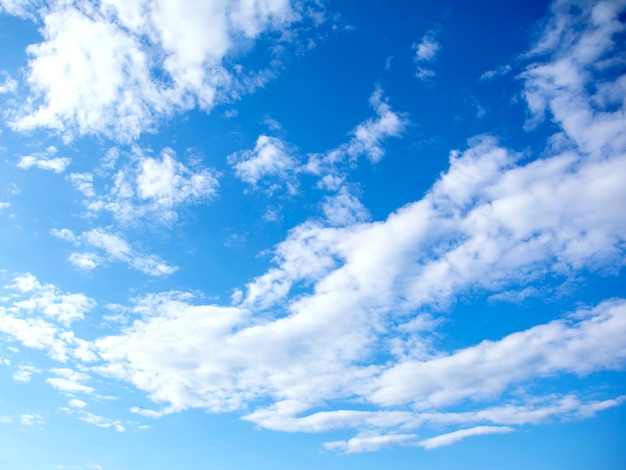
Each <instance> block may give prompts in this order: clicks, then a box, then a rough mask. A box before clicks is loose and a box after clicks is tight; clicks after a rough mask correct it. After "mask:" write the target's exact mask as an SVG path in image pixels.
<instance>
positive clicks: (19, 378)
mask: <svg viewBox="0 0 626 470" xmlns="http://www.w3.org/2000/svg"><path fill="white" fill-rule="evenodd" d="M38 372H41V371H40V370H39V369H37V368H36V367H35V366H32V365H21V366H19V367H18V368H17V371H15V372H14V373H13V380H14V381H15V382H20V383H27V382H30V379H31V377H32V375H33V374H35V373H38Z"/></svg>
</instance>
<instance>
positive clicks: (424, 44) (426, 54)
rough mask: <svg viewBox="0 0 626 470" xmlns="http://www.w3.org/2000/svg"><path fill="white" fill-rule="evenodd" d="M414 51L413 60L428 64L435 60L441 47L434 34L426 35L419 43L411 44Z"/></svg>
mask: <svg viewBox="0 0 626 470" xmlns="http://www.w3.org/2000/svg"><path fill="white" fill-rule="evenodd" d="M413 49H415V60H417V61H418V62H430V61H433V60H435V57H436V56H437V53H438V52H439V50H440V49H441V45H440V44H439V42H438V41H437V39H436V38H435V33H434V32H432V31H431V32H430V33H428V34H426V35H425V36H424V37H423V38H422V40H421V41H420V42H419V43H416V44H413Z"/></svg>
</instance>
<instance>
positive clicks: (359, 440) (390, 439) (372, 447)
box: [324, 434, 417, 454]
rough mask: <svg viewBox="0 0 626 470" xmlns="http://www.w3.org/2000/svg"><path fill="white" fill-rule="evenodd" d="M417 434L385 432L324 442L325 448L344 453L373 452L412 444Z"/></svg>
mask: <svg viewBox="0 0 626 470" xmlns="http://www.w3.org/2000/svg"><path fill="white" fill-rule="evenodd" d="M416 438H417V436H416V435H415V434H385V435H375V436H357V437H353V438H352V439H349V440H347V441H333V442H325V443H324V448H325V449H327V450H335V451H340V452H343V453H346V454H352V453H360V452H374V451H377V450H380V449H384V448H386V447H393V446H398V445H409V444H413V443H414V442H415V440H416Z"/></svg>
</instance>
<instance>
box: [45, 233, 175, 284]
mask: <svg viewBox="0 0 626 470" xmlns="http://www.w3.org/2000/svg"><path fill="white" fill-rule="evenodd" d="M51 234H52V235H54V236H56V237H58V238H61V239H63V240H67V241H70V242H73V243H74V244H76V245H81V244H82V245H84V246H86V247H87V248H89V249H90V250H98V251H99V253H93V252H92V251H88V252H74V253H72V254H71V255H70V256H69V262H70V263H71V264H72V265H73V266H75V267H77V268H79V269H83V270H87V271H90V270H92V269H95V268H97V267H98V266H100V265H101V264H103V263H104V262H105V261H119V262H122V263H126V264H128V266H129V267H131V268H133V269H136V270H138V271H141V272H143V273H145V274H148V275H150V276H167V275H169V274H172V273H174V272H176V271H177V269H178V267H176V266H171V265H169V264H167V263H166V262H164V261H163V260H162V259H160V258H159V257H158V256H155V255H142V254H140V253H137V251H136V250H134V249H133V248H132V247H131V246H130V244H129V243H128V242H127V241H126V240H125V239H124V238H122V237H121V236H120V235H117V234H115V233H111V232H108V231H106V230H104V229H102V228H95V229H92V230H89V231H87V232H83V233H82V234H80V235H75V234H74V233H73V232H72V231H71V230H69V229H53V230H52V231H51Z"/></svg>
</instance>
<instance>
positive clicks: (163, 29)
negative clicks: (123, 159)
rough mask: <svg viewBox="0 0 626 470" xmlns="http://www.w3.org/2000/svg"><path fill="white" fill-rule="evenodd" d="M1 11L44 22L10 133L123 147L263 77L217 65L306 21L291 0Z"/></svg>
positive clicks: (57, 5)
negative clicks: (52, 134) (27, 92)
mask: <svg viewBox="0 0 626 470" xmlns="http://www.w3.org/2000/svg"><path fill="white" fill-rule="evenodd" d="M0 8H2V11H4V12H6V13H9V14H15V15H18V16H23V17H31V18H33V19H37V21H39V22H40V24H42V27H41V34H42V36H43V41H42V42H41V43H39V44H33V45H31V46H29V48H28V53H29V55H30V61H29V63H28V69H27V78H28V82H29V84H30V87H31V96H30V97H29V99H28V100H27V101H26V102H25V103H24V105H23V106H22V107H21V109H20V110H17V111H15V114H14V116H13V122H12V125H13V127H14V128H15V129H18V130H26V129H32V128H36V127H46V128H50V129H54V130H56V131H58V132H60V133H62V134H63V135H64V136H65V137H66V138H68V139H69V138H72V137H73V136H74V135H77V134H78V135H82V134H91V133H97V134H105V135H107V136H109V137H111V138H114V139H117V140H121V141H128V140H132V139H134V138H136V137H137V136H138V135H139V134H140V133H141V132H142V131H144V130H150V129H152V128H154V126H155V125H156V124H157V123H158V121H159V119H161V118H163V117H167V116H169V115H171V114H172V113H175V112H177V111H180V110H187V109H191V108H193V107H196V106H198V107H199V108H201V109H203V110H206V111H209V110H211V109H212V107H213V106H214V105H215V104H216V103H217V102H220V101H225V100H228V99H232V98H233V97H236V96H238V95H239V94H241V93H243V92H247V91H251V90H253V89H254V88H255V87H258V86H260V85H262V84H263V83H264V81H265V80H266V79H267V78H266V77H267V76H268V73H264V72H263V71H260V72H258V73H254V72H245V73H243V74H242V73H237V72H236V71H229V70H227V69H226V68H225V67H224V65H223V59H224V58H225V57H226V56H227V55H228V54H230V53H231V52H232V51H241V50H242V49H243V48H245V47H246V45H247V44H248V43H249V42H250V41H252V40H256V39H258V38H259V37H260V36H261V35H263V34H264V33H271V32H277V33H278V34H277V36H278V37H280V34H279V33H280V32H281V31H283V30H285V29H287V28H288V27H290V25H291V24H292V23H293V22H294V21H299V20H301V19H303V15H306V10H305V9H303V11H302V12H296V11H295V10H294V8H293V7H292V6H291V4H290V2H289V1H288V0H271V1H266V0H253V1H248V0H237V1H235V2H231V1H226V0H218V1H212V2H210V3H206V2H198V1H190V2H178V1H173V0H141V1H137V2H133V3H132V4H128V3H127V2H121V1H118V0H105V1H102V2H97V3H95V2H90V1H87V0H81V1H78V2H71V3H68V2H64V1H61V0H59V1H53V2H48V3H47V4H45V5H42V4H40V3H39V2H26V1H24V2H17V1H9V0H3V2H2V4H1V6H0ZM296 8H299V7H296ZM269 75H271V73H270V74H269Z"/></svg>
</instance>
